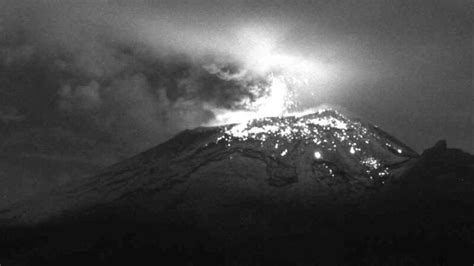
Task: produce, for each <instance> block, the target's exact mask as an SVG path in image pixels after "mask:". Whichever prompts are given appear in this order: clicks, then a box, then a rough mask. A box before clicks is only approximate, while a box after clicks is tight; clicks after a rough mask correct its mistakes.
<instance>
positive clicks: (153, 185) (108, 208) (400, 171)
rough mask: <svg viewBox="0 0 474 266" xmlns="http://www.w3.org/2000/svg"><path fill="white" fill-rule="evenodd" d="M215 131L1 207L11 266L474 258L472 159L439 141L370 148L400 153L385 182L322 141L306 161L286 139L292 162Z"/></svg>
mask: <svg viewBox="0 0 474 266" xmlns="http://www.w3.org/2000/svg"><path fill="white" fill-rule="evenodd" d="M367 128H369V127H368V126H367ZM331 130H335V129H334V128H333V129H331ZM350 130H351V129H348V130H347V132H352V131H350ZM363 131H364V132H365V130H363ZM321 132H322V131H321ZM374 132H375V131H374ZM376 132H377V137H376V139H378V138H383V139H384V141H387V138H388V136H386V135H385V133H383V132H381V131H380V132H379V131H378V130H377V131H376ZM333 133H334V132H333ZM215 134H218V133H217V131H216V129H209V130H198V131H187V132H183V133H181V134H180V135H178V136H176V137H175V138H174V139H172V140H170V141H169V142H167V143H164V144H162V145H160V146H158V148H159V149H158V151H157V150H154V151H153V150H152V151H149V152H146V153H144V154H142V155H139V156H138V157H135V158H132V159H130V160H129V161H128V162H125V163H123V164H121V165H119V166H113V167H111V168H110V169H108V170H106V171H105V172H104V173H101V174H99V175H98V176H97V177H96V178H95V179H91V180H90V181H87V182H84V183H79V184H74V185H70V186H65V187H63V188H59V189H58V192H54V193H52V195H48V196H47V197H42V198H41V197H39V198H36V199H35V198H34V199H31V200H29V201H26V202H22V203H18V204H17V205H13V206H11V207H10V208H8V209H5V210H2V211H1V213H0V218H1V219H2V220H1V221H0V222H1V223H0V224H1V225H2V227H1V231H0V263H1V265H2V266H3V265H5V266H7V265H472V263H474V156H472V155H469V154H467V153H464V152H462V151H460V150H456V149H448V148H447V147H446V143H445V142H443V141H440V142H438V143H437V144H436V145H435V146H434V147H433V148H431V149H428V150H426V151H425V152H423V154H421V155H420V156H418V155H415V154H413V153H412V152H411V151H410V150H408V149H407V148H406V147H403V152H394V153H393V154H394V155H393V156H392V155H390V154H389V152H393V150H389V151H384V150H382V148H380V150H379V148H378V146H370V147H369V146H367V147H365V148H361V150H360V153H361V155H360V156H362V155H363V153H364V151H369V150H370V153H371V156H373V157H370V158H376V159H378V158H380V160H381V161H382V159H383V160H384V161H385V162H388V161H390V162H391V163H390V164H387V168H386V169H388V170H387V171H388V173H389V175H387V177H386V178H385V177H384V178H381V177H380V176H385V174H384V173H378V175H377V176H374V177H372V176H369V175H367V176H366V175H365V174H363V173H362V172H361V173H359V172H357V171H356V170H354V169H358V168H357V167H358V166H357V165H356V164H353V163H352V161H351V160H349V159H348V158H349V157H348V156H349V155H347V154H345V153H341V151H338V150H331V151H332V152H334V153H333V154H337V157H331V156H329V154H330V153H329V150H321V151H322V152H323V153H324V155H326V154H328V158H329V159H330V160H329V159H328V161H323V160H321V159H319V160H315V159H314V157H312V159H310V157H305V156H306V155H305V154H306V153H305V152H306V151H307V147H308V145H307V144H305V145H303V146H302V147H305V148H304V149H299V148H298V147H299V146H287V148H288V154H289V155H288V156H289V157H288V159H287V157H284V156H282V157H275V156H267V153H266V151H265V147H264V146H262V148H258V149H256V148H252V147H255V145H254V144H253V143H252V144H251V145H250V144H249V140H247V139H246V140H245V141H244V142H239V143H240V144H238V145H237V144H235V145H236V146H232V147H236V148H235V149H236V150H232V149H231V148H229V147H230V145H229V146H227V143H221V142H219V141H217V142H216V143H215V145H214V146H213V145H209V146H208V145H207V144H206V145H204V146H202V145H201V144H202V143H204V142H202V140H204V139H208V138H209V137H212V138H214V137H215ZM374 134H375V133H374ZM380 134H381V135H380ZM373 136H375V135H373ZM350 137H351V136H349V138H350ZM374 138H375V137H374ZM344 139H345V138H344ZM393 141H394V142H393V143H392V142H390V143H391V144H390V145H392V146H393V145H398V144H397V143H398V142H396V141H395V140H393ZM373 142H376V140H375V139H374V141H373ZM205 143H207V142H206V141H205ZM279 143H280V145H287V144H288V143H286V144H285V143H281V142H279ZM292 143H294V142H292ZM384 143H385V142H384ZM193 145H194V146H195V147H206V148H203V149H190V148H189V147H191V146H193ZM232 145H234V143H232ZM239 145H240V146H239ZM245 145H247V146H245ZM292 145H294V144H292ZM337 145H339V146H341V145H344V144H343V143H342V142H341V143H337ZM374 145H375V144H374ZM390 145H389V146H390ZM400 145H401V144H400ZM224 146H225V147H227V148H225V149H224V148H222V147H224ZM272 146H273V143H272ZM392 146H390V147H392ZM259 147H260V146H259ZM384 147H385V146H384ZM400 147H402V146H400ZM289 148H294V149H293V154H292V150H290V149H289ZM209 149H211V150H210V151H209V152H207V151H208V150H209ZM364 149H365V150H364ZM342 150H348V149H345V148H344V149H342ZM313 151H314V150H312V148H311V149H310V152H311V155H312V154H313ZM188 152H189V154H192V157H189V156H188V155H186V156H188V157H186V156H185V158H187V159H186V160H184V161H182V162H181V163H178V162H180V161H179V160H180V158H184V157H182V156H183V155H182V154H183V153H188ZM164 154H166V155H164ZM348 154H352V155H354V156H356V155H357V153H353V152H352V151H351V152H350V153H348ZM375 154H376V155H375ZM397 154H402V155H397ZM198 155H199V156H198ZM211 155H212V156H211ZM206 156H207V157H206ZM364 156H365V155H364ZM377 156H378V157H377ZM362 157H363V156H362ZM362 157H360V158H362ZM165 158H166V160H165ZM190 158H194V159H190ZM196 158H201V159H202V158H205V160H204V159H203V160H204V161H201V159H196ZM275 158H276V159H275ZM338 158H339V159H338ZM340 158H343V159H340ZM360 158H359V159H360ZM364 158H365V157H364ZM305 160H307V161H305ZM305 165H310V166H311V165H312V166H311V167H312V168H311V167H309V168H308V169H309V170H308V172H305V171H304V169H306V168H304V167H305ZM323 166H324V167H323ZM326 166H327V167H329V168H330V169H332V170H331V171H330V173H331V174H332V173H335V174H334V175H332V176H328V175H326V174H325V173H324V171H322V170H320V169H322V168H324V169H326V168H327V167H326ZM275 169H276V170H275ZM302 169H303V170H302ZM311 169H312V170H311ZM161 171H163V172H161ZM163 173H166V175H165V174H163ZM367 173H368V172H367ZM136 176H141V177H140V178H135V177H136ZM145 176H146V177H145ZM148 176H149V177H148ZM156 176H158V179H157V177H156ZM109 177H110V178H109ZM112 177H113V178H112ZM132 177H133V178H132ZM152 177H153V178H155V179H152ZM150 180H153V182H152V181H150ZM315 180H316V181H315ZM312 182H316V183H312ZM144 184H146V186H145V187H144Z"/></svg>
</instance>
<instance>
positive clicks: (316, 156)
mask: <svg viewBox="0 0 474 266" xmlns="http://www.w3.org/2000/svg"><path fill="white" fill-rule="evenodd" d="M322 157H323V156H322V155H321V153H320V152H319V151H316V152H314V158H316V159H318V160H319V159H321V158H322Z"/></svg>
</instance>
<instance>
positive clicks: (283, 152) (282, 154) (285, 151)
mask: <svg viewBox="0 0 474 266" xmlns="http://www.w3.org/2000/svg"><path fill="white" fill-rule="evenodd" d="M287 153H288V150H287V149H285V150H284V151H282V152H281V154H280V155H281V156H285V155H286V154H287Z"/></svg>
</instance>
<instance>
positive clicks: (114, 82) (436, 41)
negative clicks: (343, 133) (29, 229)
mask: <svg viewBox="0 0 474 266" xmlns="http://www.w3.org/2000/svg"><path fill="white" fill-rule="evenodd" d="M469 2H470V1H467V0H466V1H453V0H449V1H448V0H445V1H441V0H439V1H436V0H423V1H422V0H419V1H394V0H387V1H384V0H377V1H375V0H373V1H323V0H320V1H316V0H315V1H230V0H229V1H168V2H166V1H121V2H120V1H52V0H51V1H46V0H43V1H31V2H28V1H1V0H0V195H2V197H3V200H4V202H9V201H12V200H14V199H16V198H18V197H21V196H23V195H26V194H30V193H33V192H37V191H42V190H45V189H48V188H50V187H51V186H54V185H57V184H62V183H65V182H67V181H69V180H72V179H76V178H78V177H80V176H83V175H87V174H89V173H92V172H94V171H97V170H98V169H100V168H102V167H104V166H107V165H110V164H112V163H114V162H118V161H120V160H122V159H124V158H127V157H129V156H132V155H134V154H136V153H138V152H140V151H143V150H145V149H148V148H151V147H154V146H155V145H157V144H159V143H160V142H163V141H165V140H166V139H167V138H169V137H171V136H172V135H173V134H175V133H177V132H179V131H181V130H183V129H186V128H193V127H197V126H203V125H215V124H220V123H225V122H232V121H233V120H232V118H233V117H236V116H237V114H239V113H240V112H250V113H259V112H260V114H262V112H264V111H263V109H265V106H263V105H265V104H267V105H268V101H269V100H268V99H272V101H275V102H278V99H275V100H274V99H273V98H271V97H270V98H269V96H271V94H272V93H274V92H273V91H272V89H271V85H272V84H273V85H275V84H276V83H272V82H274V81H272V79H270V73H272V74H271V77H272V78H273V77H274V76H273V75H275V77H285V79H284V80H285V84H283V85H282V86H284V89H285V91H287V92H290V93H291V105H285V106H284V107H285V108H283V109H285V110H281V109H282V108H274V109H269V110H267V109H265V112H264V114H266V115H279V113H278V112H279V111H281V112H283V111H287V112H290V111H304V110H307V109H308V108H316V107H318V106H321V105H324V106H330V107H335V108H337V109H340V110H341V111H342V112H346V113H348V114H351V115H354V116H357V117H360V118H362V119H363V120H365V121H368V122H372V123H374V124H376V125H378V126H380V127H381V128H382V129H384V130H385V131H387V132H389V133H391V134H392V135H394V136H395V137H397V138H399V139H400V140H402V141H403V142H405V143H406V144H407V145H409V146H411V147H413V148H414V149H415V150H417V151H420V152H421V151H422V150H423V149H425V148H428V147H430V146H432V145H433V144H434V143H435V142H436V141H437V140H439V139H447V140H448V146H451V147H456V148H462V149H463V150H465V151H469V152H474V137H473V136H474V115H473V113H474V110H473V104H474V89H473V86H472V75H473V68H472V47H473V43H472V40H473V36H472V19H471V16H470V10H471V8H470V4H469ZM289 80H291V82H290V81H289ZM286 82H288V83H286ZM280 85H281V84H280ZM269 88H270V89H269ZM274 98H275V97H274ZM262 99H264V100H265V101H267V102H266V103H263V102H264V100H262ZM262 103H263V105H262ZM270 103H273V102H270ZM280 104H281V103H280ZM262 106H263V107H262ZM270 106H273V107H275V106H276V107H280V105H278V104H270ZM275 109H276V110H275ZM0 201H1V200H0ZM0 205H1V204H0Z"/></svg>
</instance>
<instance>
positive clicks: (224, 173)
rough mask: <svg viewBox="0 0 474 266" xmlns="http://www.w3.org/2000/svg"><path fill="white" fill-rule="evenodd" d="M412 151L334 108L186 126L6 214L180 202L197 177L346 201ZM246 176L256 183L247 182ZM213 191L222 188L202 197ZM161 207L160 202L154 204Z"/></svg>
mask: <svg viewBox="0 0 474 266" xmlns="http://www.w3.org/2000/svg"><path fill="white" fill-rule="evenodd" d="M416 157H418V155H417V154H416V152H414V151H413V150H412V149H410V148H409V147H407V146H406V145H404V144H402V143H401V142H400V141H398V140H396V139H395V138H394V137H391V136H390V135H388V134H387V133H385V132H383V131H382V130H380V129H379V128H378V127H376V126H373V125H370V124H364V123H362V122H360V121H359V120H351V119H349V118H347V117H346V116H344V115H342V114H341V113H339V112H337V111H335V110H321V111H319V112H316V113H313V114H308V115H303V116H285V117H271V118H262V119H256V120H251V121H248V122H247V123H242V124H232V125H225V126H220V127H208V128H197V129H194V130H186V131H184V132H182V133H180V134H178V135H177V136H175V137H174V138H172V139H171V140H169V141H167V142H165V143H163V144H161V145H159V146H157V147H156V148H153V149H151V150H149V151H146V152H144V153H142V154H140V155H138V156H136V157H133V158H131V159H128V160H126V161H124V162H122V163H119V164H116V165H114V166H112V167H110V168H108V169H106V170H105V171H104V172H102V173H100V174H98V175H96V176H93V177H91V178H88V179H86V180H84V181H81V182H78V183H72V184H68V185H66V186H63V187H61V188H58V189H57V190H55V191H53V192H52V193H51V194H48V195H44V196H43V197H37V198H34V199H31V200H30V201H29V202H23V203H20V204H18V205H16V206H15V207H14V208H12V209H11V214H7V215H5V214H4V217H5V216H6V217H8V218H12V220H13V221H14V222H15V223H18V222H19V223H37V222H41V221H43V220H45V219H48V218H49V217H51V216H55V215H58V214H59V213H62V212H63V211H64V212H71V211H74V210H76V209H82V208H85V207H89V206H92V205H98V204H101V205H102V204H111V203H114V204H117V203H118V202H130V201H136V200H138V199H140V200H145V199H146V200H151V199H153V198H155V197H157V196H158V198H161V196H159V195H161V194H167V193H171V192H172V191H173V192H175V195H174V196H176V197H180V198H181V199H176V200H183V198H185V197H186V193H185V192H184V191H183V189H186V191H187V193H191V194H192V193H196V192H198V193H201V192H202V190H203V189H204V188H202V187H196V188H193V186H194V185H197V184H201V183H202V182H208V183H209V184H208V188H206V189H211V187H217V186H220V185H223V186H224V187H221V188H225V187H228V188H232V189H235V188H236V187H239V189H242V190H255V189H256V188H257V187H255V186H256V185H257V184H258V186H259V187H260V189H262V191H258V190H256V191H254V192H255V193H257V194H258V193H264V191H266V190H272V191H274V192H275V193H277V194H279V193H282V192H284V194H288V193H290V194H291V195H292V196H294V197H298V198H304V197H305V196H308V197H310V198H313V196H315V195H319V196H321V195H324V194H326V195H329V194H332V196H335V197H337V198H338V200H343V199H347V197H358V196H363V194H364V193H365V192H368V190H370V189H374V188H377V187H380V186H381V185H383V184H384V183H385V180H387V179H390V178H393V177H395V176H396V175H397V174H399V173H398V172H399V170H400V169H403V167H402V166H403V165H404V164H406V163H407V162H408V161H410V159H412V158H416ZM249 181H252V182H254V183H247V184H244V183H246V182H249ZM195 182H197V184H195ZM224 184H225V185H224ZM261 186H263V187H261ZM278 187H281V188H280V189H278ZM283 187H287V188H286V189H285V188H283ZM289 191H291V192H289ZM158 192H159V193H158ZM178 192H179V193H178ZM335 192H338V193H340V194H338V195H336V194H334V193H335ZM215 193H222V192H218V191H215V192H212V193H210V194H207V195H209V196H212V197H214V196H215ZM145 195H147V196H145ZM203 198H204V197H203ZM201 200H202V199H201ZM305 200H310V199H305ZM313 200H314V199H313ZM318 200H321V199H318ZM161 205H162V202H161V200H160V204H159V205H157V206H161ZM157 206H154V208H153V209H154V211H155V210H157V209H158V208H157ZM162 207H164V208H166V207H167V206H165V205H163V206H162Z"/></svg>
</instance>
